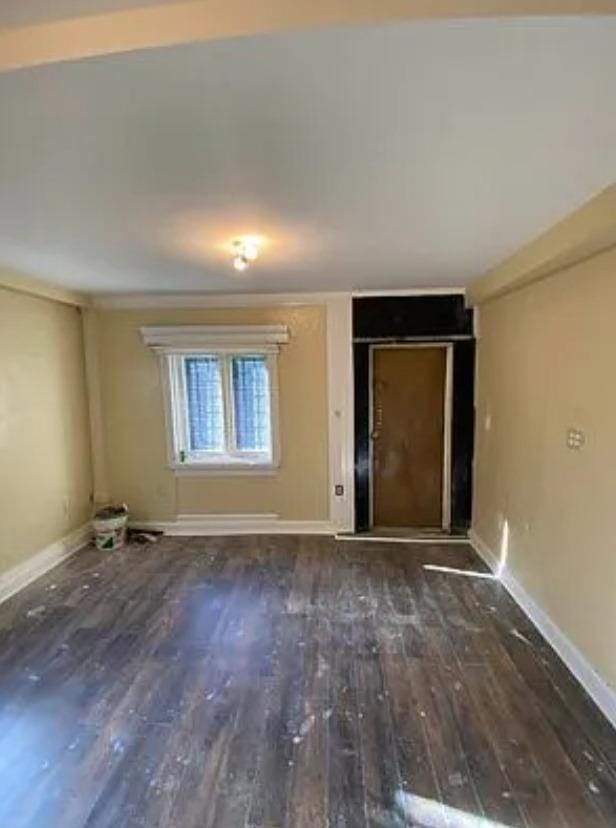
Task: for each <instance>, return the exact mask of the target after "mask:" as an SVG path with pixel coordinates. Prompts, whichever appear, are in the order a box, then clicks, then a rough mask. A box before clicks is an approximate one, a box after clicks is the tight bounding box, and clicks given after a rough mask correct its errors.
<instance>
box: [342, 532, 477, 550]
mask: <svg viewBox="0 0 616 828" xmlns="http://www.w3.org/2000/svg"><path fill="white" fill-rule="evenodd" d="M336 540H339V541H349V542H353V541H355V542H357V541H359V542H361V543H410V544H415V543H427V544H431V545H434V544H439V546H441V545H443V544H460V543H466V544H468V543H470V541H469V539H468V538H467V537H458V536H453V535H443V536H442V537H439V536H437V535H435V536H434V537H429V536H427V535H426V536H425V537H419V536H418V537H415V538H413V537H408V538H401V537H395V536H392V535H362V534H361V532H360V533H359V534H353V533H350V532H341V531H338V532H337V533H336Z"/></svg>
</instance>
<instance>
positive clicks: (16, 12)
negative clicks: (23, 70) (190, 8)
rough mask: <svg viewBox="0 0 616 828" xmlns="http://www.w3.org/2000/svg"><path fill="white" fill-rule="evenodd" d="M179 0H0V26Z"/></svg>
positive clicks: (18, 24) (40, 21) (160, 4)
mask: <svg viewBox="0 0 616 828" xmlns="http://www.w3.org/2000/svg"><path fill="white" fill-rule="evenodd" d="M182 2H184V0H0V26H30V25H33V24H36V23H46V22H48V21H51V20H62V19H64V18H68V17H82V16H84V15H91V14H106V13H109V12H114V11H122V10H124V9H134V8H139V7H141V6H162V5H163V4H169V3H182Z"/></svg>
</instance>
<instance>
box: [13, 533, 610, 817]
mask: <svg viewBox="0 0 616 828" xmlns="http://www.w3.org/2000/svg"><path fill="white" fill-rule="evenodd" d="M438 567H451V568H454V569H459V570H462V571H463V573H465V574H460V573H456V572H449V571H446V570H442V569H439V568H438ZM482 576H483V577H482ZM0 825H1V826H6V827H7V828H52V827H53V828H56V827H57V828H111V826H113V828H137V826H147V828H156V827H159V828H223V827H224V828H240V826H242V827H243V826H249V828H320V827H321V826H329V827H330V828H372V827H373V826H378V827H379V828H401V827H402V826H417V827H419V826H421V827H422V828H504V827H505V826H506V828H514V827H515V826H525V828H555V826H568V828H595V826H614V825H616V734H615V733H614V731H612V730H611V728H610V726H609V725H608V723H607V722H606V721H605V720H604V719H603V718H602V716H601V714H600V713H599V712H598V710H597V709H596V708H595V707H594V706H593V704H592V703H591V701H590V700H589V699H588V697H587V696H585V694H584V692H583V691H582V690H581V688H580V687H579V686H578V685H577V684H576V682H575V680H574V679H573V678H572V676H571V675H570V674H569V673H568V672H567V670H566V669H565V668H564V666H563V665H562V663H561V662H560V661H559V660H558V658H557V657H556V655H555V654H554V653H553V652H552V651H551V650H550V648H549V647H548V646H547V644H546V643H545V642H544V641H543V640H542V638H541V637H540V636H539V634H538V633H537V631H536V630H535V629H534V628H533V627H532V625H531V624H530V623H529V622H528V620H527V619H526V618H525V617H524V615H523V614H522V613H521V612H520V611H519V610H518V609H517V607H516V606H515V605H514V604H513V602H512V601H511V600H510V598H509V597H508V596H507V594H506V593H505V592H504V591H503V589H502V587H501V586H500V585H499V584H497V583H496V582H494V581H493V580H491V579H490V578H488V577H486V570H485V567H484V566H483V565H482V564H481V563H480V562H479V560H478V559H477V558H476V556H475V554H474V553H473V551H472V550H471V549H470V548H469V547H466V546H462V545H456V546H438V545H419V544H418V545H402V544H385V543H384V544H380V543H374V542H371V543H365V544H363V543H355V542H353V543H348V542H347V543H337V542H335V541H334V540H333V539H330V538H316V537H256V538H255V537H250V538H211V539H205V538H192V539H178V538H175V539H164V540H162V541H161V542H160V543H158V544H156V545H154V546H150V547H136V548H129V549H127V550H125V551H122V552H117V553H114V554H108V553H107V554H105V553H99V552H97V551H96V550H95V549H92V548H88V549H87V550H84V551H83V552H81V553H79V554H78V555H77V556H75V557H73V558H72V559H71V560H69V561H68V562H66V563H65V564H63V565H62V566H60V567H58V568H57V569H55V570H54V571H52V572H50V573H48V574H47V575H46V576H45V577H44V578H43V579H41V580H39V581H38V582H37V583H36V584H34V585H32V586H31V587H29V588H28V589H27V590H25V591H24V592H22V593H21V594H20V595H18V596H16V597H14V598H13V599H11V600H10V601H9V602H7V603H6V604H4V605H3V606H1V607H0Z"/></svg>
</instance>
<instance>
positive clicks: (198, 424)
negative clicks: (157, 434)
mask: <svg viewBox="0 0 616 828" xmlns="http://www.w3.org/2000/svg"><path fill="white" fill-rule="evenodd" d="M184 366H185V371H186V403H187V406H188V437H189V440H190V446H189V447H188V448H189V450H190V451H224V449H225V426H224V413H223V402H222V381H221V370H220V360H219V359H218V357H213V356H212V357H207V356H206V357H186V359H185V360H184Z"/></svg>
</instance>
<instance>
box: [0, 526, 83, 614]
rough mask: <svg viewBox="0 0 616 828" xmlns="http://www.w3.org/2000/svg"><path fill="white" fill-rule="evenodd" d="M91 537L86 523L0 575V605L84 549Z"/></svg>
mask: <svg viewBox="0 0 616 828" xmlns="http://www.w3.org/2000/svg"><path fill="white" fill-rule="evenodd" d="M91 536H92V529H91V526H90V524H89V523H86V524H84V525H83V526H80V527H79V528H78V529H75V531H74V532H71V533H70V535H66V537H64V538H61V539H60V540H59V541H56V542H55V543H51V544H49V546H46V547H45V548H44V549H41V550H40V551H39V552H35V553H34V555H31V556H30V557H29V558H27V559H26V560H25V561H23V563H20V564H18V565H17V566H14V567H13V568H12V569H9V570H7V571H6V572H3V573H2V574H0V604H1V603H2V602H3V601H6V600H8V599H9V598H10V597H11V596H12V595H15V593H16V592H19V591H20V590H22V589H23V588H24V587H26V586H28V584H31V583H32V581H36V579H37V578H40V577H41V575H44V574H45V573H46V572H48V571H49V570H50V569H53V568H54V566H57V565H58V564H59V563H62V561H64V560H66V559H67V558H69V557H70V556H71V555H73V554H74V553H75V552H77V551H78V550H79V549H81V548H82V547H84V546H85V545H86V544H87V543H88V542H89V541H90V538H91Z"/></svg>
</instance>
